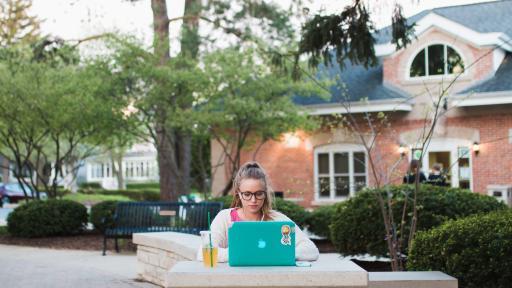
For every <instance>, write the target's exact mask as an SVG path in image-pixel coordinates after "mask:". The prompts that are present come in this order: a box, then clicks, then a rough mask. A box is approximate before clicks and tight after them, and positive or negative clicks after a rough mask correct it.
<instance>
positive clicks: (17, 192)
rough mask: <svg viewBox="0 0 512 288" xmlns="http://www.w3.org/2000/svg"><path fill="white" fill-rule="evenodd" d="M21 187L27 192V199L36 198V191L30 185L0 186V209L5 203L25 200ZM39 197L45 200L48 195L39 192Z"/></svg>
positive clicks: (13, 184) (9, 184)
mask: <svg viewBox="0 0 512 288" xmlns="http://www.w3.org/2000/svg"><path fill="white" fill-rule="evenodd" d="M22 185H23V186H22ZM23 187H24V188H25V191H26V192H27V196H28V198H35V197H36V191H35V190H34V188H33V187H32V186H30V185H26V184H21V183H7V184H0V207H2V206H3V205H4V204H7V203H16V202H18V201H20V200H23V199H25V194H24V193H23ZM39 197H40V198H41V199H47V198H48V195H47V194H46V193H45V192H39Z"/></svg>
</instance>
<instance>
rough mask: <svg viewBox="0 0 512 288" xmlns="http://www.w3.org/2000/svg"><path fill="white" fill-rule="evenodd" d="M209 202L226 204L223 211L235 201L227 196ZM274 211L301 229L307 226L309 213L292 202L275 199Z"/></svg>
mask: <svg viewBox="0 0 512 288" xmlns="http://www.w3.org/2000/svg"><path fill="white" fill-rule="evenodd" d="M208 201H211V202H222V203H224V207H223V209H228V208H229V207H231V201H233V196H231V195H226V196H222V197H215V198H211V199H209V200H208ZM274 209H275V210H277V211H279V212H281V213H283V214H285V215H286V216H288V217H289V218H290V219H292V220H293V222H295V224H297V225H299V227H304V225H305V224H306V219H307V217H308V213H307V212H306V210H304V208H303V207H302V206H299V205H297V204H295V203H293V202H291V201H286V200H283V199H280V198H275V199H274Z"/></svg>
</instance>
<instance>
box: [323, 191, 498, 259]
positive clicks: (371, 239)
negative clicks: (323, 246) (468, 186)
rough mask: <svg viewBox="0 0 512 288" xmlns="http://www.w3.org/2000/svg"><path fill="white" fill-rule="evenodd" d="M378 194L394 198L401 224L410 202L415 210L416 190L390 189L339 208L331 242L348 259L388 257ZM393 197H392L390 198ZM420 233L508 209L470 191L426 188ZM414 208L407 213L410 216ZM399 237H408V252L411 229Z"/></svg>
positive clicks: (365, 193)
mask: <svg viewBox="0 0 512 288" xmlns="http://www.w3.org/2000/svg"><path fill="white" fill-rule="evenodd" d="M376 193H381V194H382V195H383V197H384V198H385V199H386V198H387V197H391V203H392V211H393V218H394V219H395V222H396V223H400V222H401V221H400V219H401V217H402V211H403V209H402V208H403V205H404V203H405V200H406V199H407V203H408V207H411V206H412V201H413V199H412V198H411V195H413V193H414V186H410V185H401V186H386V187H384V188H382V189H368V190H366V191H363V192H359V193H358V194H357V196H356V197H353V198H350V199H349V200H347V201H345V202H343V203H340V204H337V205H336V206H337V207H336V213H335V218H334V222H333V223H332V225H331V226H330V227H331V239H332V241H333V244H334V245H335V246H336V248H337V249H338V251H339V252H340V253H342V254H345V255H355V254H365V253H369V254H372V255H378V256H380V255H387V253H388V249H387V246H386V241H385V239H384V238H385V237H384V235H385V230H384V223H383V221H382V214H381V211H380V208H379V204H378V202H377V195H376ZM388 195H389V196H388ZM417 201H418V219H419V221H418V223H417V229H418V231H421V230H427V229H430V228H432V227H435V226H438V225H440V224H442V223H443V222H445V221H446V220H449V219H458V218H462V217H466V216H468V215H472V214H476V213H485V212H490V211H494V210H501V209H506V205H504V204H503V203H500V202H498V201H497V200H496V199H495V198H493V197H489V196H484V195H480V194H477V193H472V192H470V191H467V190H461V189H455V188H444V187H437V186H431V185H422V186H421V188H420V191H419V192H418V195H417ZM410 211H411V208H409V209H408V210H407V213H409V212H410ZM395 229H396V230H397V231H396V234H397V235H401V234H402V233H405V234H404V236H405V238H404V243H403V245H404V246H403V248H404V249H403V251H407V243H408V235H409V230H410V226H409V225H405V227H404V228H403V231H402V230H400V227H395Z"/></svg>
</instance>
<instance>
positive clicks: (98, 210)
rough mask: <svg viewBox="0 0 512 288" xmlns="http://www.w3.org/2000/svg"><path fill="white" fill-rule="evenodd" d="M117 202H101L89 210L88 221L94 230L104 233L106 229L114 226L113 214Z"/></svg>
mask: <svg viewBox="0 0 512 288" xmlns="http://www.w3.org/2000/svg"><path fill="white" fill-rule="evenodd" d="M118 202H119V201H103V202H100V203H98V204H96V205H94V206H92V208H91V216H90V221H91V223H92V224H93V225H94V229H96V230H98V231H100V232H101V233H103V232H105V230H106V229H107V228H110V227H113V225H114V214H115V212H116V206H117V203H118Z"/></svg>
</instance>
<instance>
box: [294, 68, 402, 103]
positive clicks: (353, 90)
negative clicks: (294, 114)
mask: <svg viewBox="0 0 512 288" xmlns="http://www.w3.org/2000/svg"><path fill="white" fill-rule="evenodd" d="M319 71H320V73H319V75H321V73H322V72H323V73H325V74H327V75H328V77H329V79H337V80H336V82H337V84H333V85H332V86H331V87H330V90H331V95H332V97H331V99H322V98H320V97H316V96H312V97H300V96H295V97H294V98H293V101H294V102H295V103H296V104H299V105H316V104H327V103H340V102H342V101H347V100H349V101H351V102H356V101H360V100H363V99H368V100H387V99H397V98H398V99H404V98H405V97H406V96H405V95H403V94H401V93H399V92H397V91H394V90H391V89H389V88H387V87H385V86H384V85H383V84H382V82H383V81H382V78H383V73H382V64H381V63H380V62H379V64H378V65H377V66H376V67H370V68H369V69H366V68H364V66H362V65H352V64H351V63H350V61H348V60H347V61H345V67H344V69H343V70H341V69H340V66H339V65H338V64H337V63H335V64H333V65H330V66H328V67H327V68H326V67H325V66H324V65H321V66H320V67H319ZM337 75H339V78H337Z"/></svg>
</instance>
